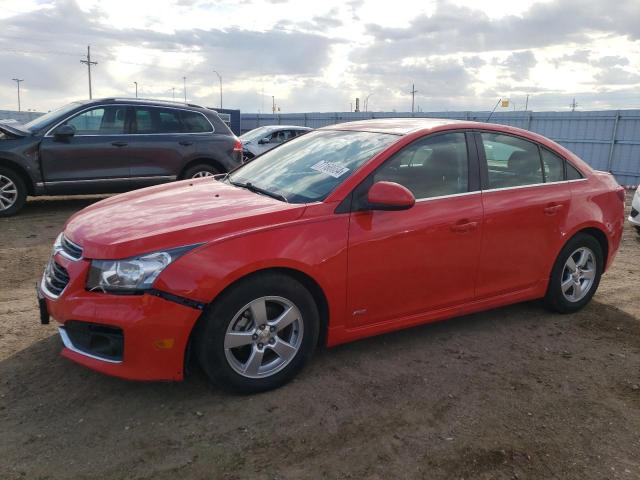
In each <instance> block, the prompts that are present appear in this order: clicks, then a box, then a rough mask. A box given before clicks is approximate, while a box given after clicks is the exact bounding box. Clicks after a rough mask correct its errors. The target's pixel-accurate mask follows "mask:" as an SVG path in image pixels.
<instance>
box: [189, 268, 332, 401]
mask: <svg viewBox="0 0 640 480" xmlns="http://www.w3.org/2000/svg"><path fill="white" fill-rule="evenodd" d="M201 322H202V323H201V324H200V326H199V328H198V331H197V332H196V353H197V356H198V360H199V362H200V365H201V366H202V369H203V370H204V371H205V373H206V374H207V376H208V377H209V379H210V380H212V381H213V382H214V383H217V384H220V385H222V386H223V387H230V388H231V389H233V390H236V391H240V392H243V393H253V392H261V391H265V390H270V389H273V388H277V387H279V386H281V385H283V384H285V383H287V382H289V381H290V380H291V379H292V378H293V377H294V376H295V375H296V374H297V373H298V372H299V371H300V369H301V368H302V367H303V366H304V364H305V363H306V361H307V360H308V359H309V358H310V357H311V354H312V353H313V350H314V348H315V345H316V342H317V339H318V330H319V314H318V309H317V306H316V304H315V301H314V299H313V297H312V295H311V294H310V293H309V291H308V290H307V289H306V288H305V287H304V286H303V285H301V284H300V283H299V282H298V281H296V280H295V279H293V278H291V277H289V276H287V275H283V274H280V273H266V274H259V275H256V276H254V277H251V278H248V279H246V280H241V281H240V282H239V283H238V284H236V285H234V286H233V287H231V289H230V290H228V291H227V292H225V293H224V294H223V295H222V296H221V297H220V298H219V299H217V300H216V301H215V302H214V304H213V305H212V306H211V307H210V309H209V310H207V311H206V312H205V313H204V317H203V318H202V320H201Z"/></svg>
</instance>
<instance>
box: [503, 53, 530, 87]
mask: <svg viewBox="0 0 640 480" xmlns="http://www.w3.org/2000/svg"><path fill="white" fill-rule="evenodd" d="M536 63H537V60H536V56H535V55H534V54H533V52H532V51H531V50H525V51H523V52H514V53H512V54H511V55H509V56H508V57H507V58H506V60H504V61H503V62H501V63H500V65H502V66H504V67H507V69H508V70H509V72H510V75H511V78H513V79H514V80H516V81H522V80H526V79H527V78H529V71H530V70H531V69H532V68H533V67H535V65H536Z"/></svg>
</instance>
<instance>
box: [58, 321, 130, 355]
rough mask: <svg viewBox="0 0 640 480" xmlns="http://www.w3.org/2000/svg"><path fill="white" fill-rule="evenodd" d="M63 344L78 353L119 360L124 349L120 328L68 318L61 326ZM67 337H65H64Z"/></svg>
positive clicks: (122, 334)
mask: <svg viewBox="0 0 640 480" xmlns="http://www.w3.org/2000/svg"><path fill="white" fill-rule="evenodd" d="M62 329H63V330H64V335H63V341H64V342H65V346H66V347H67V348H70V349H72V350H74V351H76V352H78V353H82V354H84V355H87V356H90V357H93V358H97V359H100V360H106V361H108V362H121V361H122V356H123V351H124V333H123V332H122V329H120V328H116V327H109V326H106V325H98V324H96V323H88V322H80V321H77V320H70V321H68V322H66V323H65V324H64V327H61V333H63V332H62ZM65 336H66V337H67V338H66V339H65V338H64V337H65Z"/></svg>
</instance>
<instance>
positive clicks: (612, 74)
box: [595, 67, 640, 85]
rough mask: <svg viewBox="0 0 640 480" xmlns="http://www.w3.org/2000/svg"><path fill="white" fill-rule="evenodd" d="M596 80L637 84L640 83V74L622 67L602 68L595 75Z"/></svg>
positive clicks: (619, 83)
mask: <svg viewBox="0 0 640 480" xmlns="http://www.w3.org/2000/svg"><path fill="white" fill-rule="evenodd" d="M595 80H596V82H598V83H601V84H607V85H635V84H640V75H639V74H637V73H635V72H629V71H627V70H623V69H622V68H620V67H611V68H607V69H602V70H601V71H600V73H598V74H597V75H596V76H595Z"/></svg>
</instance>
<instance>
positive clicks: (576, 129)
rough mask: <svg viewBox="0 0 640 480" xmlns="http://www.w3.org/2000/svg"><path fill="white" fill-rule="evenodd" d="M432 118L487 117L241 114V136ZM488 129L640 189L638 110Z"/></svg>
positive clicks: (520, 119)
mask: <svg viewBox="0 0 640 480" xmlns="http://www.w3.org/2000/svg"><path fill="white" fill-rule="evenodd" d="M412 116H413V117H432V118H451V119H458V120H473V121H480V122H484V121H486V119H487V117H489V112H417V113H414V114H412V113H410V112H409V113H396V112H357V113H356V112H331V113H284V114H258V113H243V114H242V116H241V128H242V131H243V132H246V131H248V130H251V129H253V128H256V127H259V126H262V125H278V124H281V125H301V126H306V127H312V128H320V127H324V126H326V125H333V124H335V123H341V122H350V121H354V120H364V119H370V118H391V117H405V118H406V117H412ZM491 123H499V124H504V125H511V126H514V127H520V128H524V129H527V130H531V131H533V132H536V133H539V134H541V135H544V136H545V137H548V138H551V139H552V140H555V141H556V142H558V143H560V144H561V145H563V146H565V147H566V148H568V149H569V150H571V151H573V152H575V153H576V154H577V155H578V156H579V157H580V158H582V159H583V160H585V161H586V162H587V163H589V164H590V165H591V166H592V167H593V168H595V169H598V170H606V171H610V172H612V173H613V174H614V175H615V176H616V179H617V180H618V182H619V183H620V184H621V185H637V184H638V183H640V110H602V111H591V112H499V113H494V114H493V115H492V116H491Z"/></svg>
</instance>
